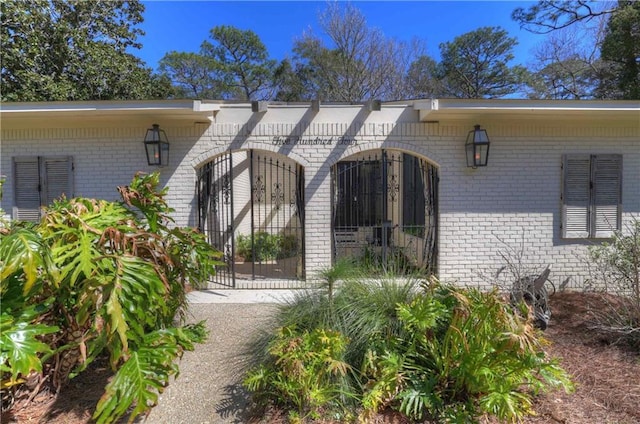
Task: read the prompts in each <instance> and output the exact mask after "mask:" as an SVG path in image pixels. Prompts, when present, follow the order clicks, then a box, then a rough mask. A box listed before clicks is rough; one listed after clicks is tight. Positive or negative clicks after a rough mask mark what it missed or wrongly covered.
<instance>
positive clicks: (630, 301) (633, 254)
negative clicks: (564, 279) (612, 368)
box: [588, 220, 640, 348]
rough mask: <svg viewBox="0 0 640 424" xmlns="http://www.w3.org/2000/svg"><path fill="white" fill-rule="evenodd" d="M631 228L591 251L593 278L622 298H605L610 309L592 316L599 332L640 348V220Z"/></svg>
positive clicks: (607, 308)
mask: <svg viewBox="0 0 640 424" xmlns="http://www.w3.org/2000/svg"><path fill="white" fill-rule="evenodd" d="M629 229H630V231H629V232H628V234H626V235H624V234H622V233H620V232H616V233H615V234H614V236H613V238H612V240H611V241H610V242H605V243H602V244H600V245H597V246H591V247H590V248H589V255H588V256H589V258H588V259H589V264H590V270H591V278H592V279H593V280H594V282H595V283H596V285H599V286H602V287H604V288H605V289H606V290H607V292H609V293H612V294H614V295H617V296H618V298H617V299H616V301H612V300H611V298H610V297H608V296H603V299H604V300H605V304H606V305H607V306H606V307H605V308H604V309H598V310H594V311H592V314H593V316H594V318H595V324H594V327H595V328H596V329H598V330H600V331H602V332H603V333H606V334H607V335H609V336H612V337H613V338H614V340H615V341H623V342H626V343H629V344H631V345H633V346H636V347H637V348H640V220H635V221H634V222H633V223H632V224H631V225H630V227H629Z"/></svg>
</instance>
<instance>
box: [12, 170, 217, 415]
mask: <svg viewBox="0 0 640 424" xmlns="http://www.w3.org/2000/svg"><path fill="white" fill-rule="evenodd" d="M158 184H159V174H157V173H154V174H150V175H143V174H139V175H136V177H134V179H133V180H132V182H131V184H130V185H129V186H123V187H119V188H118V190H119V192H120V194H121V196H122V199H123V200H122V201H121V202H108V201H104V200H96V199H86V198H75V199H64V198H63V199H60V200H58V201H56V202H54V204H53V205H51V206H50V207H48V208H47V209H46V210H45V214H44V217H43V218H42V220H41V222H40V224H39V225H37V226H35V227H27V226H23V225H21V224H16V225H14V226H12V227H10V228H9V229H7V230H4V233H3V234H2V238H1V239H0V252H2V256H1V257H2V267H1V271H0V272H1V273H2V286H1V287H2V300H3V321H2V324H3V334H4V325H5V323H7V325H13V326H18V327H19V326H22V327H21V328H23V329H25V328H28V329H30V330H31V331H30V332H29V333H28V335H29V337H31V339H32V340H36V341H39V342H40V343H45V344H46V345H47V346H48V347H47V348H45V347H44V346H43V345H42V344H37V343H31V344H23V345H17V344H15V343H14V344H11V343H10V342H9V341H10V340H8V339H7V338H2V339H0V342H2V343H1V344H0V352H2V357H1V359H2V372H3V374H2V380H3V385H4V382H5V381H7V382H9V383H11V384H13V385H14V386H15V385H16V384H15V383H18V382H19V381H20V379H24V377H25V375H26V374H31V373H41V372H42V370H43V369H44V368H43V367H42V364H43V363H45V362H48V363H49V366H48V367H46V370H47V372H48V373H49V375H47V376H45V375H42V376H40V377H41V381H44V380H46V379H48V381H49V382H50V383H51V385H52V386H53V387H52V388H53V389H54V390H55V391H56V392H59V391H60V390H62V389H63V387H64V386H65V384H66V383H67V382H68V380H69V379H70V378H72V377H73V376H74V375H76V374H77V373H78V372H82V371H83V370H85V369H86V367H87V366H88V365H89V364H90V363H91V362H92V361H93V360H94V359H95V358H96V357H97V356H98V355H101V354H104V353H106V354H108V356H109V362H110V364H111V367H112V369H113V370H114V371H115V372H116V375H115V377H114V379H113V380H112V382H111V383H110V385H109V387H108V389H107V392H106V393H105V396H104V397H103V399H102V400H101V401H100V403H99V404H98V408H97V410H96V413H95V415H94V418H95V419H97V421H98V422H99V423H107V422H113V421H115V420H117V419H118V418H119V417H121V416H122V415H123V414H125V413H127V412H128V411H129V408H130V407H131V406H133V409H132V410H131V415H130V419H131V420H133V419H134V418H135V416H136V415H138V414H140V413H142V412H144V411H146V410H148V408H150V407H151V406H152V405H153V404H154V402H155V399H156V397H157V393H158V392H161V391H162V389H163V387H164V386H165V385H166V384H167V383H168V377H169V376H170V375H174V374H176V373H177V367H176V366H175V365H173V360H174V359H175V358H177V357H179V356H180V355H181V354H182V352H183V351H184V350H188V349H192V348H193V342H196V341H199V340H202V338H203V335H204V334H203V333H204V325H203V323H200V324H198V325H196V326H194V327H190V328H189V329H181V328H180V327H175V323H174V320H175V318H176V316H177V317H178V318H181V317H182V316H183V315H182V313H183V311H184V308H185V306H186V284H192V285H196V286H197V285H198V284H200V283H201V282H203V281H205V280H206V279H207V278H208V276H209V275H210V274H211V273H213V272H214V270H215V266H216V265H217V264H219V262H218V259H219V257H220V254H219V253H218V252H217V251H215V250H214V249H213V248H212V247H211V246H210V245H209V244H208V243H207V242H206V240H205V238H204V237H203V236H202V235H201V234H199V233H197V232H196V231H194V230H192V229H188V228H179V227H175V226H172V220H171V218H170V215H169V214H170V213H171V212H172V210H171V209H170V208H169V207H168V206H167V204H166V202H165V200H164V196H165V194H166V189H164V190H158ZM5 305H12V307H11V308H8V309H5V308H4V306H5ZM34 305H40V306H39V308H40V309H35V310H34V309H33V307H34ZM30 311H31V312H35V313H30ZM4 312H7V314H9V313H11V314H12V315H11V317H12V318H13V319H14V321H12V322H13V324H10V320H9V317H5V315H4ZM19 328H20V327H19ZM53 331H55V334H52V337H47V336H46V335H47V334H49V333H52V332H53ZM7 334H10V333H7ZM14 340H15V338H14ZM18 351H20V352H18ZM158 352H162V358H160V357H159V356H158V355H159V353H158ZM20 355H22V356H20ZM19 357H29V358H31V359H30V362H28V365H21V364H25V362H24V361H22V362H21V361H18V360H16V359H15V358H19ZM35 358H37V360H36V359H35ZM27 368H28V369H29V371H28V372H27ZM39 388H40V387H39V386H38V387H37V388H36V389H39ZM14 390H15V388H14ZM114 402H115V403H117V407H114V406H113V405H114Z"/></svg>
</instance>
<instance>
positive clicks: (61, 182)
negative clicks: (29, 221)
mask: <svg viewBox="0 0 640 424" xmlns="http://www.w3.org/2000/svg"><path fill="white" fill-rule="evenodd" d="M42 167H43V169H42V171H43V172H42V173H41V175H42V204H43V205H44V206H46V205H50V204H51V203H53V201H54V200H56V199H58V198H59V197H60V196H62V195H63V194H64V195H65V196H67V198H69V197H73V178H72V175H73V174H72V169H73V161H72V160H71V157H70V156H65V157H51V158H44V159H43V160H42Z"/></svg>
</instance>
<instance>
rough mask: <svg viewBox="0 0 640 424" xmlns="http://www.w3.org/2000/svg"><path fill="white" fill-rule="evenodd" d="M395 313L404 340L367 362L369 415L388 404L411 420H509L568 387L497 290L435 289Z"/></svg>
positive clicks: (527, 325) (378, 350) (529, 329)
mask: <svg viewBox="0 0 640 424" xmlns="http://www.w3.org/2000/svg"><path fill="white" fill-rule="evenodd" d="M398 314H399V318H400V321H401V322H402V325H403V327H404V330H405V331H404V332H403V334H404V336H403V337H400V338H396V339H387V340H385V344H384V347H382V348H375V349H373V350H372V352H370V353H369V356H368V362H367V364H366V367H365V372H366V374H367V375H368V376H369V385H370V387H371V388H370V389H369V391H368V392H366V393H365V394H364V397H363V404H364V405H365V407H367V408H368V410H369V411H375V410H377V409H378V408H380V407H381V406H383V405H390V406H394V407H397V408H398V409H399V410H400V411H401V412H403V413H404V414H406V415H408V416H409V417H411V418H414V419H422V418H423V417H425V416H426V417H429V418H430V419H436V420H446V419H450V418H451V417H454V418H455V421H456V422H469V421H474V420H475V419H476V417H477V416H479V415H481V414H483V413H488V414H491V415H495V416H497V417H498V418H500V419H502V420H510V421H514V422H515V421H517V420H520V419H521V418H522V417H523V416H524V415H526V414H529V413H532V412H533V411H532V410H531V405H532V402H531V396H532V395H533V394H536V393H538V392H539V391H541V390H545V389H546V388H547V386H564V387H565V388H567V389H570V388H571V383H570V381H569V378H568V376H567V375H566V373H565V372H564V371H563V370H562V369H561V368H560V367H559V366H558V365H557V364H556V362H555V361H552V360H548V359H547V358H545V355H544V351H543V350H542V342H543V341H542V339H540V338H538V335H537V334H536V332H535V330H534V328H533V327H532V325H531V323H529V322H527V321H523V320H521V319H520V318H519V317H518V315H516V314H514V313H513V311H512V309H511V307H510V306H509V305H508V304H507V303H506V302H504V301H503V300H502V299H501V298H500V297H499V296H498V294H497V293H496V292H491V293H482V292H480V291H477V290H471V289H470V290H465V289H458V288H454V287H447V286H440V285H438V284H435V285H432V286H430V287H429V288H428V289H427V291H426V293H424V294H422V295H420V296H418V297H417V298H416V299H414V301H413V302H412V303H410V304H401V305H398ZM523 388H525V389H524V390H523ZM448 417H449V418H448Z"/></svg>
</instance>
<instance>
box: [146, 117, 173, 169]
mask: <svg viewBox="0 0 640 424" xmlns="http://www.w3.org/2000/svg"><path fill="white" fill-rule="evenodd" d="M144 148H145V150H146V151H147V163H148V164H149V165H151V166H154V165H155V166H167V165H168V164H169V140H167V134H166V133H165V132H164V130H161V129H160V126H159V125H158V124H153V125H152V127H151V128H149V129H148V130H147V134H146V135H145V136H144Z"/></svg>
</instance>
